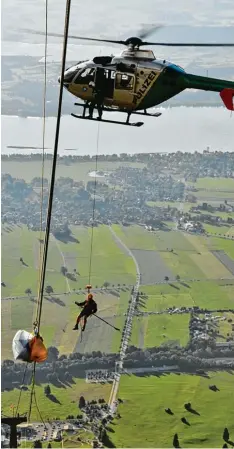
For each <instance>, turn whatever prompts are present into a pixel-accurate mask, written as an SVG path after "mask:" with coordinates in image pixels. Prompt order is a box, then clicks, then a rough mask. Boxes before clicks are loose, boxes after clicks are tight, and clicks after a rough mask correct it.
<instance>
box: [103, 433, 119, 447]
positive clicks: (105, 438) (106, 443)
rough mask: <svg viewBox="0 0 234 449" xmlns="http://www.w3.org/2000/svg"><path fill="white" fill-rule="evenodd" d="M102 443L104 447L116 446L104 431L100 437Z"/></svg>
mask: <svg viewBox="0 0 234 449" xmlns="http://www.w3.org/2000/svg"><path fill="white" fill-rule="evenodd" d="M102 443H103V445H104V447H116V446H115V445H114V443H112V441H111V439H110V437H109V435H108V434H107V433H105V434H104V435H103V437H102Z"/></svg>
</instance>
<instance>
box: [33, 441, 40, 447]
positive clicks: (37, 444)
mask: <svg viewBox="0 0 234 449" xmlns="http://www.w3.org/2000/svg"><path fill="white" fill-rule="evenodd" d="M33 447H42V443H41V441H40V440H36V441H34V443H33Z"/></svg>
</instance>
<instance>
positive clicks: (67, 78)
mask: <svg viewBox="0 0 234 449" xmlns="http://www.w3.org/2000/svg"><path fill="white" fill-rule="evenodd" d="M77 71H78V68H77V66H73V67H70V68H69V69H68V70H66V72H65V73H64V82H65V83H71V82H72V80H73V79H74V77H75V75H76V74H77Z"/></svg>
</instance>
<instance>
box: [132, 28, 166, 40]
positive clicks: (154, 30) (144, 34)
mask: <svg viewBox="0 0 234 449" xmlns="http://www.w3.org/2000/svg"><path fill="white" fill-rule="evenodd" d="M163 27H164V26H163V25H144V26H143V27H142V29H141V31H140V32H139V33H137V37H139V38H140V39H145V38H146V37H147V36H149V35H150V34H152V33H157V31H159V30H160V29H161V28H163Z"/></svg>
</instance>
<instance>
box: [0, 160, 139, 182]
mask: <svg viewBox="0 0 234 449" xmlns="http://www.w3.org/2000/svg"><path fill="white" fill-rule="evenodd" d="M120 166H121V167H134V168H143V167H144V166H145V164H143V163H140V162H139V163H138V162H108V161H100V160H99V161H98V167H97V168H98V170H100V171H107V172H108V171H112V170H116V169H117V168H118V167H120ZM51 167H52V161H48V160H47V161H45V170H44V173H45V174H44V177H45V178H50V176H51ZM95 168H96V160H95V158H94V159H93V161H90V162H75V163H69V162H67V163H66V164H65V163H64V161H63V162H62V161H58V164H57V168H56V178H60V177H64V178H66V177H68V178H72V179H74V180H75V181H85V182H87V181H91V180H92V179H93V178H91V177H90V176H89V175H88V173H89V172H92V171H95ZM41 169H42V163H41V161H27V162H26V161H23V162H20V161H18V160H17V161H2V164H1V171H2V174H4V173H9V174H10V175H11V176H12V177H13V178H19V173H20V178H21V179H25V181H27V182H30V181H31V180H32V179H33V178H35V177H37V176H40V177H41ZM97 179H98V178H97ZM100 179H102V178H100Z"/></svg>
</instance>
